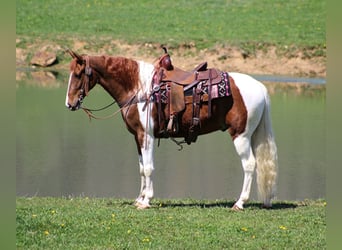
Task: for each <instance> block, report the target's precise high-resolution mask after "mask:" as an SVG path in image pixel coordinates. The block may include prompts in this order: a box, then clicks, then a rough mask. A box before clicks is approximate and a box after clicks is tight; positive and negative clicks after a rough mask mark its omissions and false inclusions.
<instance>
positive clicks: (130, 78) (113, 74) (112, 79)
mask: <svg viewBox="0 0 342 250" xmlns="http://www.w3.org/2000/svg"><path fill="white" fill-rule="evenodd" d="M90 61H91V65H90V66H91V67H93V68H94V69H95V70H96V71H97V72H98V74H99V84H100V85H101V86H102V87H103V88H104V89H105V90H106V91H107V92H108V93H109V94H110V95H111V96H112V97H113V98H115V99H116V100H117V101H118V102H121V103H122V102H124V101H125V100H126V99H127V98H129V97H130V96H132V95H134V94H135V93H136V92H137V91H138V89H139V85H140V84H139V82H140V74H139V63H138V62H137V61H134V60H131V59H128V58H124V57H109V56H94V57H92V58H91V60H90Z"/></svg>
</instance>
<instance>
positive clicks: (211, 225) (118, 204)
mask: <svg viewBox="0 0 342 250" xmlns="http://www.w3.org/2000/svg"><path fill="white" fill-rule="evenodd" d="M132 202H133V201H132V200H125V199H124V200H123V199H97V198H38V197H34V198H22V197H18V198H17V200H16V205H17V208H16V214H17V219H16V221H17V235H16V239H17V241H16V246H17V249H194V248H196V249H285V248H286V249H298V248H300V249H326V247H327V246H326V236H325V232H326V222H325V211H326V202H325V201H323V200H317V201H304V202H276V203H275V204H274V208H273V209H270V210H265V209H261V208H260V204H257V203H250V205H248V206H247V207H246V209H245V210H244V211H243V212H234V211H231V210H230V209H229V207H231V206H232V204H233V202H230V201H226V200H215V201H210V200H191V199H182V200H154V202H153V208H151V209H149V210H143V211H141V210H137V209H135V208H134V207H133V206H132V205H131V204H132Z"/></svg>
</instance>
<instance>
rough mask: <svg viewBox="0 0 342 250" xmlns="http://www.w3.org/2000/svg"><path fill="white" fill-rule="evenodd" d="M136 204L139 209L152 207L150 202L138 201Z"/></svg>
mask: <svg viewBox="0 0 342 250" xmlns="http://www.w3.org/2000/svg"><path fill="white" fill-rule="evenodd" d="M135 206H136V207H137V209H139V210H142V209H148V208H150V207H151V206H150V204H142V203H137V204H136V205H135Z"/></svg>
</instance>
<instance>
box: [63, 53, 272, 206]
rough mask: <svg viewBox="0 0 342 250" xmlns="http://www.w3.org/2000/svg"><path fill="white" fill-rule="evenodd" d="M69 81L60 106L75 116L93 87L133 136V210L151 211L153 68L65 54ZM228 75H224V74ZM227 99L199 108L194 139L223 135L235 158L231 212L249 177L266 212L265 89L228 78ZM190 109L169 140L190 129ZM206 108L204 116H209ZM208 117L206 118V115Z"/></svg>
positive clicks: (242, 77) (268, 147)
mask: <svg viewBox="0 0 342 250" xmlns="http://www.w3.org/2000/svg"><path fill="white" fill-rule="evenodd" d="M67 52H68V53H69V54H70V55H71V57H72V60H71V62H70V76H69V81H68V87H67V93H66V100H65V105H66V107H67V108H68V109H69V110H71V111H75V110H79V109H81V108H83V107H82V102H83V99H84V98H85V97H86V96H87V95H88V93H89V91H90V90H91V89H92V88H93V87H94V86H95V85H96V84H99V85H101V86H102V87H103V89H104V90H105V91H107V92H108V93H109V94H110V95H111V96H112V97H113V99H114V101H116V103H117V104H118V106H119V108H120V112H121V116H122V118H123V121H124V122H125V124H126V126H127V129H128V131H129V132H130V133H131V134H132V135H133V137H134V139H135V142H136V146H137V151H138V160H139V169H140V176H141V187H140V192H139V195H138V197H137V198H136V200H135V202H134V205H135V206H136V207H137V208H138V209H146V208H150V207H151V204H150V202H151V199H152V198H153V196H154V193H153V192H154V191H153V181H152V173H153V170H154V161H153V155H154V141H155V139H160V138H167V136H164V134H163V133H160V131H163V128H162V124H161V123H160V113H159V114H158V112H160V110H159V111H158V109H160V107H159V108H158V105H157V103H156V101H155V99H153V93H154V92H155V88H154V85H153V82H154V79H155V75H156V72H157V70H158V68H160V67H161V66H163V65H160V63H161V62H162V61H161V60H159V61H158V62H159V66H158V67H157V66H156V64H152V63H148V62H144V61H141V60H134V59H130V58H126V57H121V56H109V55H94V56H90V55H86V54H82V55H80V54H78V53H76V52H74V51H72V50H70V49H67ZM227 74H228V73H227ZM228 75H229V83H230V91H231V94H230V95H229V96H225V97H221V98H217V99H213V100H211V104H210V107H209V105H208V104H209V103H208V102H204V103H202V104H201V106H200V109H199V117H198V118H199V123H200V127H199V130H198V135H203V134H208V133H211V132H214V131H217V130H222V131H228V133H229V135H230V137H231V140H232V141H233V144H234V146H235V149H236V152H237V154H238V155H239V156H240V159H241V164H242V168H243V172H244V178H243V185H242V191H241V193H240V196H239V198H238V199H237V201H236V202H235V203H234V205H233V206H232V208H231V209H233V210H236V211H240V210H243V209H244V205H245V203H246V202H247V201H248V200H249V196H250V191H251V184H252V180H253V176H254V173H255V172H256V174H257V178H256V181H257V187H258V195H259V196H258V197H259V199H261V201H262V203H263V204H262V207H263V208H271V207H272V199H274V198H275V193H276V183H277V172H278V160H277V146H276V143H275V138H274V133H273V129H272V124H271V116H270V98H269V95H268V91H267V88H266V87H265V86H264V85H263V84H262V83H261V82H259V81H257V80H256V79H254V78H253V77H251V76H249V75H247V74H243V73H237V72H229V74H228ZM167 106H168V105H163V106H162V108H161V109H162V110H161V112H162V113H163V114H164V116H162V117H167V116H168V115H169V114H166V113H167V112H168V108H167ZM192 106H193V105H191V104H189V103H186V104H185V107H184V110H183V111H182V112H180V113H179V114H178V122H179V124H178V130H177V131H175V132H174V133H173V134H171V136H170V137H172V138H180V137H184V135H185V134H186V133H187V131H188V129H189V127H190V126H191V122H190V121H189V120H191V117H193V116H192V113H193V107H192ZM209 108H210V110H209ZM209 112H210V116H209V115H208V113H209Z"/></svg>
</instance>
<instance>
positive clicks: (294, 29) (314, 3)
mask: <svg viewBox="0 0 342 250" xmlns="http://www.w3.org/2000/svg"><path fill="white" fill-rule="evenodd" d="M325 25H326V2H325V1H320V0H301V1H298V0H288V1H283V0H254V1H253V0H250V1H242V0H225V1H223V0H212V1H209V0H208V1H200V0H192V1H188V0H182V1H164V0H154V1H149V0H140V1H135V0H134V1H132V0H118V1H110V0H101V1H100V0H85V1H77V0H59V1H55V0H45V1H37V0H18V1H16V32H17V35H19V36H29V37H38V36H39V37H45V38H49V39H61V38H62V39H66V38H70V37H76V38H82V39H85V40H87V39H93V40H94V42H95V43H96V38H98V37H107V38H108V39H119V40H123V41H126V42H129V43H146V42H149V43H164V44H167V45H168V46H172V45H179V44H190V43H194V44H196V46H197V47H198V48H204V47H205V48H209V47H212V46H213V45H215V44H223V45H225V44H233V45H241V44H245V43H247V44H250V43H252V44H254V46H261V45H264V44H276V45H278V44H279V45H297V46H309V47H310V46H311V47H325V30H326V29H325Z"/></svg>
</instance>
